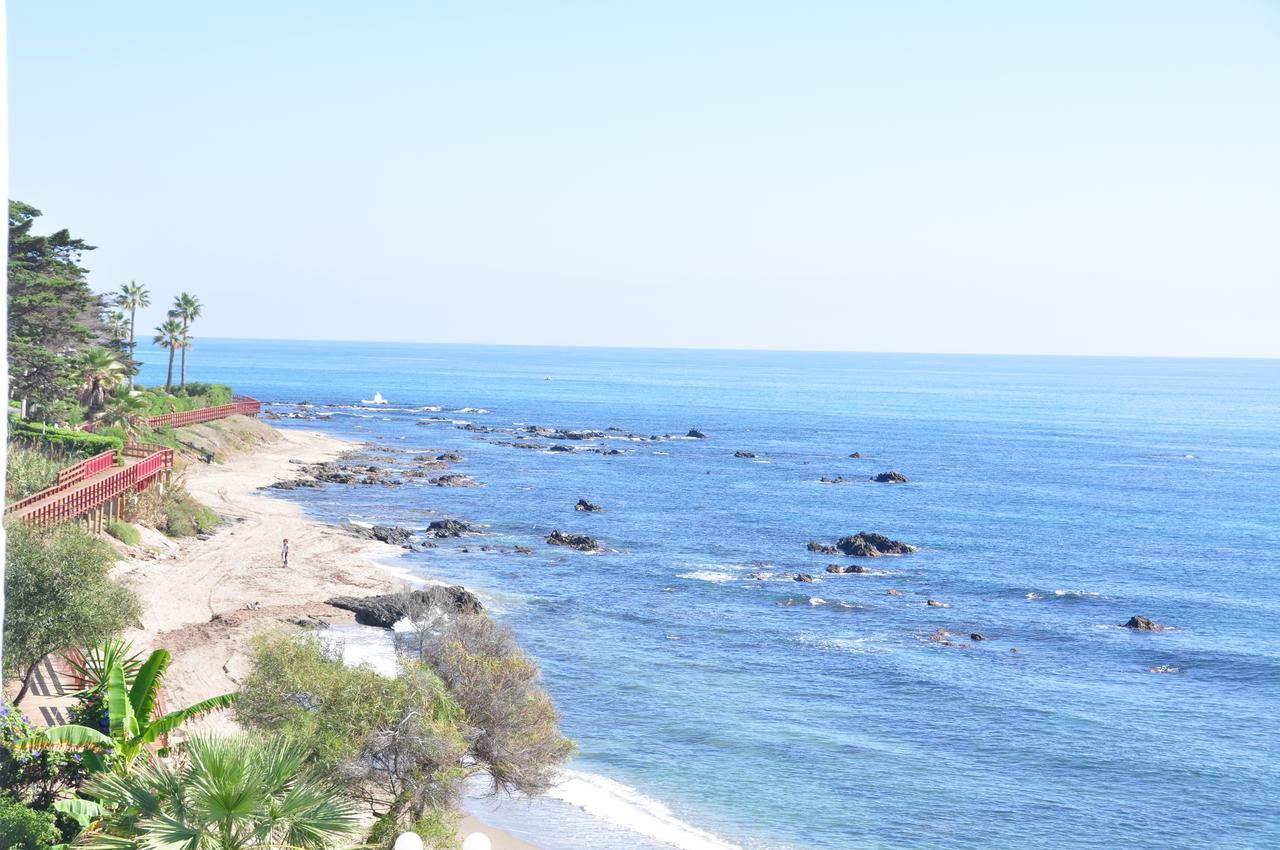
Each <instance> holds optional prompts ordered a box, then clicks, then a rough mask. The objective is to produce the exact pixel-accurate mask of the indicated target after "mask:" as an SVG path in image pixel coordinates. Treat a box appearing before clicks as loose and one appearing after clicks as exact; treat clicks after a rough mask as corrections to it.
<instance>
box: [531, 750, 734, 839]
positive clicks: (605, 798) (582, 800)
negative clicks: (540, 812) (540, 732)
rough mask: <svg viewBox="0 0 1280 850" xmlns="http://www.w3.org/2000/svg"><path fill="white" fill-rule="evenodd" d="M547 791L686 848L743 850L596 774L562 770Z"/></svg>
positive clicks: (591, 812) (626, 826)
mask: <svg viewBox="0 0 1280 850" xmlns="http://www.w3.org/2000/svg"><path fill="white" fill-rule="evenodd" d="M547 794H548V796H550V797H553V798H555V799H557V800H560V801H561V802H564V803H568V804H569V805H571V806H575V807H577V808H579V809H582V810H583V811H584V812H586V813H587V814H589V815H592V816H593V817H596V818H599V819H600V820H603V821H605V822H607V823H611V824H613V825H615V826H620V827H623V828H624V829H629V830H631V831H632V832H636V833H639V834H640V835H644V836H647V837H648V838H652V839H655V840H657V841H664V842H666V843H668V844H671V845H672V846H674V847H680V848H683V850H742V848H741V847H739V846H738V845H736V844H730V843H729V842H727V841H724V840H723V839H721V838H718V837H717V836H715V835H712V834H711V833H710V832H707V831H706V830H704V829H699V828H698V827H696V826H693V825H691V824H688V823H685V822H684V821H682V820H680V818H678V817H676V815H675V813H673V812H672V811H671V809H670V808H668V807H667V806H666V804H664V803H662V802H660V801H658V800H655V799H653V798H652V797H646V796H645V795H644V794H641V793H640V792H639V791H637V790H636V789H635V788H632V787H630V786H629V785H623V784H622V783H621V782H615V781H614V780H612V779H608V778H606V777H603V776H598V775H596V774H594V773H587V772H585V771H578V770H562V771H561V772H560V776H559V781H557V783H556V784H555V785H554V786H553V787H552V788H551V790H549V791H548V792H547Z"/></svg>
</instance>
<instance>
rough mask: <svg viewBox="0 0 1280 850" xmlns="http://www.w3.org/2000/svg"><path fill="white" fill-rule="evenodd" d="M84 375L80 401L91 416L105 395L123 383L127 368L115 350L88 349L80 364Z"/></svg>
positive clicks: (101, 403) (81, 383) (104, 400)
mask: <svg viewBox="0 0 1280 850" xmlns="http://www.w3.org/2000/svg"><path fill="white" fill-rule="evenodd" d="M81 366H82V368H83V369H84V377H83V378H82V379H81V382H80V403H81V404H83V405H84V406H85V407H87V408H89V414H90V415H91V416H92V415H93V414H94V413H95V412H97V411H98V410H100V409H101V408H102V406H103V404H105V403H106V400H107V395H108V394H110V392H111V391H112V390H113V389H115V388H116V387H117V386H119V385H120V384H122V383H124V380H125V376H126V373H127V371H128V370H127V369H126V368H125V365H124V364H123V363H121V362H120V359H119V358H118V357H116V355H115V352H112V351H108V350H107V349H105V348H94V349H90V350H89V351H88V352H87V353H86V354H85V356H84V361H83V362H82V364H81Z"/></svg>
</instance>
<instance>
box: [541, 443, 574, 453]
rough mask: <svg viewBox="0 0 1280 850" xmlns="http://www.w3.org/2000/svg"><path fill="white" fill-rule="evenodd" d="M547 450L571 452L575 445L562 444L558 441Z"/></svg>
mask: <svg viewBox="0 0 1280 850" xmlns="http://www.w3.org/2000/svg"><path fill="white" fill-rule="evenodd" d="M547 451H549V452H571V451H573V446H562V445H560V444H559V443H556V444H555V445H554V446H552V447H551V448H549V449H547Z"/></svg>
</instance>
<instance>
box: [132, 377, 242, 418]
mask: <svg viewBox="0 0 1280 850" xmlns="http://www.w3.org/2000/svg"><path fill="white" fill-rule="evenodd" d="M136 389H138V390H139V391H140V393H139V396H138V398H140V399H142V401H143V403H144V404H145V405H146V411H145V413H144V414H143V415H144V416H162V415H164V414H166V413H172V412H174V411H175V410H176V411H177V412H178V413H185V412H186V411H188V410H196V409H198V408H201V407H218V406H220V405H223V404H230V403H231V395H232V393H231V387H228V386H226V385H225V384H203V383H195V382H192V383H189V384H187V387H186V389H185V390H183V389H175V390H174V391H173V392H171V393H166V392H165V391H164V389H163V388H155V389H145V388H142V387H136Z"/></svg>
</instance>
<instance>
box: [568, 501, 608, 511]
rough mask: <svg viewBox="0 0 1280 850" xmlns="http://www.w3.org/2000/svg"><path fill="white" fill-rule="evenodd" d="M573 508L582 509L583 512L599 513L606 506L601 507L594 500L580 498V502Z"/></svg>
mask: <svg viewBox="0 0 1280 850" xmlns="http://www.w3.org/2000/svg"><path fill="white" fill-rule="evenodd" d="M573 509H574V510H575V511H581V512H582V513H586V514H594V513H599V512H600V511H603V510H604V508H602V507H600V506H599V505H597V504H595V503H594V502H588V501H587V500H586V499H579V500H578V503H577V504H576V505H574V506H573Z"/></svg>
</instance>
